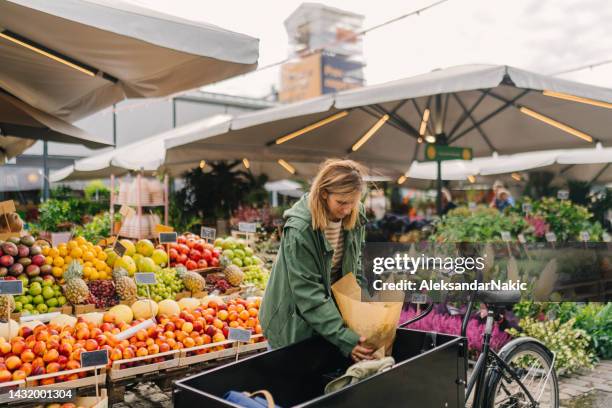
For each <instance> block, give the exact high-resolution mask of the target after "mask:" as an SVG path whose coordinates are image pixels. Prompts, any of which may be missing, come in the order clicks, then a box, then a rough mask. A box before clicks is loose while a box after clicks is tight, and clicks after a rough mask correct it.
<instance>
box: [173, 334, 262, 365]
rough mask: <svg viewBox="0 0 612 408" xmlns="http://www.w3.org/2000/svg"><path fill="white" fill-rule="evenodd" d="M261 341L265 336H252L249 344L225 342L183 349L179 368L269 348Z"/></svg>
mask: <svg viewBox="0 0 612 408" xmlns="http://www.w3.org/2000/svg"><path fill="white" fill-rule="evenodd" d="M260 340H263V335H261V334H255V335H253V336H251V341H252V343H248V344H236V342H235V341H233V340H225V341H221V342H218V343H209V344H204V345H201V346H195V347H190V348H186V349H182V350H181V354H180V356H179V366H181V367H182V366H187V365H191V364H197V363H202V362H205V361H212V360H218V359H221V358H226V357H232V356H236V355H240V354H244V353H250V352H253V351H257V350H261V349H265V348H267V347H268V342H266V341H260ZM228 345H233V347H230V348H226V347H227V346H228Z"/></svg>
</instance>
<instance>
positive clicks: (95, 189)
mask: <svg viewBox="0 0 612 408" xmlns="http://www.w3.org/2000/svg"><path fill="white" fill-rule="evenodd" d="M83 192H84V193H85V198H86V199H87V200H96V201H107V200H108V199H109V198H110V190H109V189H108V187H106V185H105V184H104V183H103V182H102V180H92V181H90V182H89V183H88V184H87V185H86V186H85V188H84V189H83Z"/></svg>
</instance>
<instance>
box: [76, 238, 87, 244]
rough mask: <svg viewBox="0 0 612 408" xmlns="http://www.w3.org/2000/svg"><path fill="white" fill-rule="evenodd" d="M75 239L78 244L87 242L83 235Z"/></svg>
mask: <svg viewBox="0 0 612 408" xmlns="http://www.w3.org/2000/svg"><path fill="white" fill-rule="evenodd" d="M76 241H77V242H78V243H79V245H83V244H86V243H87V240H86V239H85V238H84V237H77V238H76Z"/></svg>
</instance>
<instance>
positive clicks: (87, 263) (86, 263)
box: [83, 261, 93, 268]
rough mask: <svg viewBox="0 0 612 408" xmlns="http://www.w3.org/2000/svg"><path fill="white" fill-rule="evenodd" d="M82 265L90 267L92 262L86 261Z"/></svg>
mask: <svg viewBox="0 0 612 408" xmlns="http://www.w3.org/2000/svg"><path fill="white" fill-rule="evenodd" d="M83 266H84V267H87V268H91V267H92V266H93V264H92V263H91V262H89V261H87V262H85V263H84V264H83Z"/></svg>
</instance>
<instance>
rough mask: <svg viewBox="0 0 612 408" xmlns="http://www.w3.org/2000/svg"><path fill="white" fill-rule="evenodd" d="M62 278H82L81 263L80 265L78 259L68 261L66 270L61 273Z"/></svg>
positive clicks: (67, 279) (66, 279)
mask: <svg viewBox="0 0 612 408" xmlns="http://www.w3.org/2000/svg"><path fill="white" fill-rule="evenodd" d="M63 278H64V280H65V281H66V282H68V281H69V280H72V279H82V278H83V265H81V264H80V263H79V262H78V261H76V260H75V261H72V262H70V265H68V268H67V269H66V272H64V274H63Z"/></svg>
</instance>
